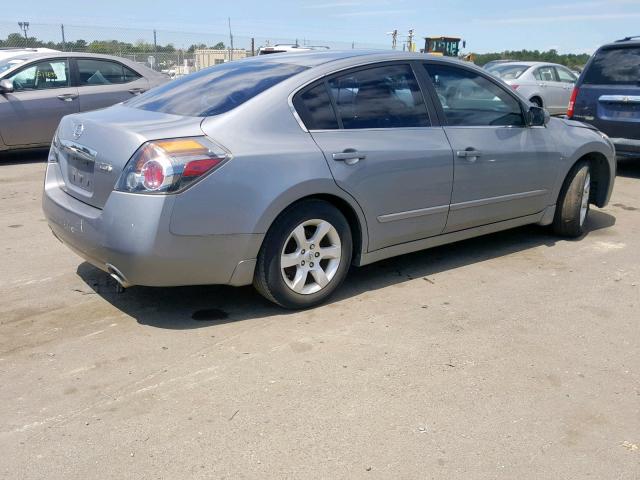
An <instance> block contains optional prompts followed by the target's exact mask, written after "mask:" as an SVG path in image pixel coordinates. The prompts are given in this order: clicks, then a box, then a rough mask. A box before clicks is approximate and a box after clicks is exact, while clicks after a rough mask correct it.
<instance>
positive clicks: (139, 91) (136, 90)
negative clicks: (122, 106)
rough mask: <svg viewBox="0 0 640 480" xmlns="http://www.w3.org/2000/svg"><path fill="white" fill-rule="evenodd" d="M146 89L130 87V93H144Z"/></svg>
mask: <svg viewBox="0 0 640 480" xmlns="http://www.w3.org/2000/svg"><path fill="white" fill-rule="evenodd" d="M144 92H145V89H144V88H130V89H129V93H131V94H133V95H140V94H141V93H144Z"/></svg>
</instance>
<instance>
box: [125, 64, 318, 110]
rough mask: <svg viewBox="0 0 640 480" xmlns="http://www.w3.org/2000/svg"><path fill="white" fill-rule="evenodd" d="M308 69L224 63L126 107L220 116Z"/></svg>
mask: <svg viewBox="0 0 640 480" xmlns="http://www.w3.org/2000/svg"><path fill="white" fill-rule="evenodd" d="M307 68H308V67H303V66H300V65H290V64H286V63H275V62H259V61H244V60H239V61H236V62H229V63H223V64H220V65H216V66H214V67H210V68H207V69H205V70H201V71H199V72H197V73H193V74H191V75H187V76H186V77H182V78H180V79H178V80H174V81H173V82H169V83H167V84H166V85H163V86H161V87H158V88H155V89H153V90H150V91H149V92H147V93H145V94H143V95H140V96H139V97H135V98H133V99H131V100H129V101H127V102H125V105H127V106H129V107H135V108H141V109H144V110H150V111H153V112H163V113H170V114H174V115H186V116H189V117H209V116H212V115H219V114H221V113H224V112H228V111H229V110H232V109H234V108H235V107H237V106H238V105H241V104H243V103H244V102H246V101H247V100H249V99H251V98H253V97H255V96H256V95H258V94H259V93H261V92H263V91H265V90H267V89H268V88H271V87H273V86H274V85H276V84H277V83H280V82H282V81H283V80H285V79H287V78H289V77H291V76H293V75H295V74H297V73H300V72H302V71H303V70H306V69H307Z"/></svg>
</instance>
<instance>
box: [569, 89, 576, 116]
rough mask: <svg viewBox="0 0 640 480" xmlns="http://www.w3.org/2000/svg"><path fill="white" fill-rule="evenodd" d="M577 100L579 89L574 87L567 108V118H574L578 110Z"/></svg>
mask: <svg viewBox="0 0 640 480" xmlns="http://www.w3.org/2000/svg"><path fill="white" fill-rule="evenodd" d="M576 98H578V87H573V92H571V98H570V99H569V108H567V117H569V118H571V117H573V114H574V113H575V109H576Z"/></svg>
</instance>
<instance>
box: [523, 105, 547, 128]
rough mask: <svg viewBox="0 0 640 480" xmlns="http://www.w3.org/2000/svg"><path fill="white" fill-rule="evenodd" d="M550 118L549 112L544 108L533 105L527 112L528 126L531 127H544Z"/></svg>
mask: <svg viewBox="0 0 640 480" xmlns="http://www.w3.org/2000/svg"><path fill="white" fill-rule="evenodd" d="M550 118H551V116H550V115H549V112H547V111H546V110H545V109H544V108H542V107H536V106H534V105H532V106H531V107H529V111H528V112H527V124H528V125H529V126H530V127H544V126H545V125H546V124H547V123H549V119H550Z"/></svg>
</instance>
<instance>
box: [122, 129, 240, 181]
mask: <svg viewBox="0 0 640 480" xmlns="http://www.w3.org/2000/svg"><path fill="white" fill-rule="evenodd" d="M229 158H230V155H229V154H228V153H227V152H226V151H225V150H224V149H223V148H222V147H220V146H219V145H216V144H215V143H213V142H212V141H211V140H209V139H208V138H206V137H191V138H174V139H167V140H154V141H151V142H147V143H145V144H144V145H142V146H141V147H140V148H139V149H138V150H137V151H136V153H135V154H134V155H133V157H132V158H131V160H129V163H127V166H126V167H125V169H124V171H123V172H122V175H121V177H120V179H119V180H118V183H117V184H116V190H119V191H123V192H130V193H175V192H179V191H182V190H184V189H185V188H187V187H188V186H189V185H192V184H193V183H194V182H196V181H197V180H199V179H200V178H202V177H204V176H205V175H207V174H208V173H210V172H212V171H213V170H215V169H216V168H217V167H218V166H220V165H221V164H222V163H223V162H225V161H226V160H228V159H229Z"/></svg>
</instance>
